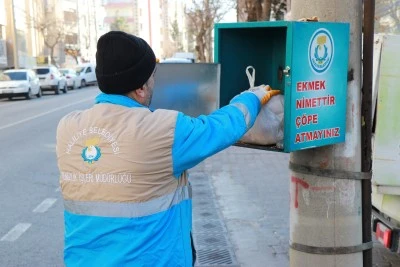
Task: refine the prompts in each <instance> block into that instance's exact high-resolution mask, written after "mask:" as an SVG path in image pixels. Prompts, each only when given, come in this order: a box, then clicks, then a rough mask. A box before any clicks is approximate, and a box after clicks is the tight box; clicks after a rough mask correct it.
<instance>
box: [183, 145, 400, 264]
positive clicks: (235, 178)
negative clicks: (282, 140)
mask: <svg viewBox="0 0 400 267" xmlns="http://www.w3.org/2000/svg"><path fill="white" fill-rule="evenodd" d="M288 162H289V154H286V153H278V152H269V151H263V150H255V149H249V148H242V147H231V148H229V149H227V150H225V151H223V152H220V153H218V154H217V155H215V156H213V157H211V158H209V159H207V160H206V161H204V162H203V163H201V164H200V165H198V166H196V167H195V168H193V169H191V170H190V180H191V182H192V184H193V236H194V240H195V246H196V249H197V251H198V253H197V254H198V261H197V264H196V266H230V267H233V266H241V267H265V266H267V267H287V266H289V255H288V251H289V245H288V244H289V201H290V200H289V170H288ZM373 257H374V262H373V266H379V267H386V266H391V267H395V266H400V256H399V255H397V254H394V253H391V252H389V251H387V250H386V249H385V248H383V247H382V246H381V245H380V244H379V243H375V245H374V250H373Z"/></svg>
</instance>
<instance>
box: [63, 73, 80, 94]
mask: <svg viewBox="0 0 400 267" xmlns="http://www.w3.org/2000/svg"><path fill="white" fill-rule="evenodd" d="M60 72H61V73H62V74H63V75H64V77H65V78H66V79H67V87H68V88H69V89H71V90H74V89H75V88H80V87H81V80H80V79H79V77H78V75H77V74H76V71H75V70H73V69H60Z"/></svg>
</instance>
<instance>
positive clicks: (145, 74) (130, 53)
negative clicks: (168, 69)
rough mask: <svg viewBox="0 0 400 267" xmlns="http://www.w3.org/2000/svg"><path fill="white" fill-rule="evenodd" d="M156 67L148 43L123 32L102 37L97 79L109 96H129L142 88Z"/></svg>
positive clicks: (99, 43) (98, 43) (98, 56)
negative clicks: (131, 92)
mask: <svg viewBox="0 0 400 267" xmlns="http://www.w3.org/2000/svg"><path fill="white" fill-rule="evenodd" d="M155 66H156V57H155V55H154V52H153V50H152V49H151V47H150V46H149V45H148V44H147V43H146V41H145V40H143V39H141V38H139V37H137V36H134V35H131V34H127V33H125V32H121V31H111V32H108V33H106V34H104V35H103V36H101V37H100V39H99V41H98V42H97V52H96V77H97V83H98V85H99V88H100V90H101V91H102V92H103V93H106V94H121V95H123V94H126V93H128V92H130V91H132V90H135V89H138V88H140V87H142V86H143V85H144V84H145V83H146V82H147V80H148V79H149V78H150V76H151V74H152V73H153V71H154V68H155Z"/></svg>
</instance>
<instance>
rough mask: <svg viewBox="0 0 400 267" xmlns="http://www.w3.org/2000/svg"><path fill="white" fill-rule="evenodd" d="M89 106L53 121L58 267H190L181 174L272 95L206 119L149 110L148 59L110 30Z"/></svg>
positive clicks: (187, 199) (151, 66)
mask: <svg viewBox="0 0 400 267" xmlns="http://www.w3.org/2000/svg"><path fill="white" fill-rule="evenodd" d="M96 61H97V66H96V75H97V81H98V85H99V88H100V90H101V91H102V92H103V93H102V94H100V95H99V96H97V98H96V104H95V105H94V106H93V107H92V108H90V109H87V110H84V111H76V112H72V113H70V114H68V115H66V116H65V117H64V118H62V119H61V121H60V122H59V125H58V128H57V159H58V167H59V169H60V183H61V189H62V195H63V198H64V206H65V212H64V220H65V249H64V261H65V264H66V266H85V267H87V266H151V267H154V266H156V267H158V266H173V267H176V266H191V265H193V264H194V256H195V255H193V251H192V249H193V247H192V244H191V241H192V240H191V229H192V201H191V187H190V184H189V182H188V174H187V172H186V170H188V169H190V168H192V167H194V166H195V165H197V164H198V163H200V162H201V161H202V160H204V159H206V158H207V157H209V156H211V155H214V154H215V153H217V152H219V151H221V150H223V149H225V148H227V147H229V146H230V145H232V144H234V143H235V142H236V141H238V140H239V139H240V138H241V137H242V136H243V135H244V133H245V132H246V131H247V130H248V129H249V128H250V127H251V126H252V125H253V123H254V121H255V119H256V116H257V114H258V112H259V111H260V108H261V103H265V102H267V101H268V100H269V98H271V97H272V96H273V95H275V94H278V93H279V92H278V91H275V90H271V91H267V90H266V89H265V87H264V86H262V87H258V88H254V89H252V90H250V91H247V92H244V93H242V94H240V95H238V96H236V97H235V98H234V99H233V100H232V101H231V103H230V104H229V105H227V106H225V107H223V108H221V109H219V110H216V111H215V112H213V113H212V114H210V115H208V116H199V117H198V118H191V117H189V116H186V115H185V114H183V113H181V112H177V111H172V110H161V109H160V110H155V111H151V110H150V109H149V108H148V107H149V105H150V102H151V98H152V94H153V86H154V73H155V67H156V58H155V55H154V53H153V51H152V49H151V48H150V46H149V45H148V44H147V43H146V42H145V41H144V40H142V39H141V38H139V37H136V36H133V35H130V34H127V33H124V32H118V31H112V32H109V33H106V34H105V35H103V36H102V37H101V38H100V39H99V41H98V44H97V53H96Z"/></svg>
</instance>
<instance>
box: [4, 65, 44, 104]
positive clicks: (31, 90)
mask: <svg viewBox="0 0 400 267" xmlns="http://www.w3.org/2000/svg"><path fill="white" fill-rule="evenodd" d="M34 95H35V96H36V97H41V96H42V90H41V89H40V85H39V78H38V77H37V76H36V74H35V72H34V71H32V70H30V69H18V70H6V71H4V72H3V73H1V74H0V97H8V99H10V100H11V99H12V98H13V97H14V96H24V97H25V98H26V99H31V98H32V96H34Z"/></svg>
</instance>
